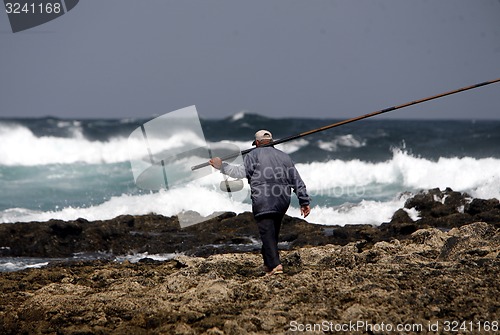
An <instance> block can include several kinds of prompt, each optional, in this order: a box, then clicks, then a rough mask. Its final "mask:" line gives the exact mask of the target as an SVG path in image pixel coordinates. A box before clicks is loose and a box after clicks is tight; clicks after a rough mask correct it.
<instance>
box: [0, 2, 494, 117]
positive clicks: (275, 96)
mask: <svg viewBox="0 0 500 335" xmlns="http://www.w3.org/2000/svg"><path fill="white" fill-rule="evenodd" d="M0 45H1V47H0V92H1V93H0V117H12V116H17V117H42V116H47V115H52V116H57V117H63V118H96V117H97V118H129V117H139V118H150V117H152V116H155V115H161V114H164V113H167V112H169V111H173V110H176V109H179V108H183V107H186V106H190V105H196V106H197V109H198V113H199V114H200V116H201V117H204V118H222V117H226V116H229V115H233V114H235V113H238V112H241V111H246V112H249V113H257V114H262V115H267V116H270V117H318V118H347V117H354V116H357V115H361V114H366V113H370V112H373V111H376V110H379V109H382V108H386V107H390V106H393V105H398V104H402V103H405V102H408V101H412V100H416V99H420V98H424V97H427V96H429V95H434V94H438V93H442V92H445V91H449V90H453V89H457V88H460V87H463V86H468V85H472V84H476V83H479V82H483V81H487V80H493V79H497V78H499V77H500V1H499V0H439V1H430V0H429V1H424V0H366V1H361V0H301V1H292V0H271V1H270V0H251V1H250V0H245V1H241V0H219V1H217V0H199V1H186V0H183V1H168V0H81V1H80V3H79V4H78V5H77V6H76V7H75V8H74V9H73V10H71V11H70V12H68V13H66V14H65V15H63V16H62V17H60V18H58V19H55V20H53V21H51V22H48V23H46V24H44V25H41V26H39V27H35V28H33V29H30V30H27V31H24V32H19V33H15V34H14V33H12V31H11V29H10V25H9V21H8V18H7V15H6V13H5V12H4V11H1V12H0ZM388 117H391V118H419V119H422V118H425V119H428V118H436V119H447V118H453V119H455V118H460V119H464V118H465V119H500V83H497V84H492V85H490V86H486V87H483V88H479V89H475V90H471V91H468V92H464V93H460V94H457V95H453V96H449V97H445V98H442V99H439V100H436V101H433V102H427V103H424V104H421V105H418V106H414V107H411V108H406V109H402V110H398V111H394V112H392V113H391V114H390V115H388Z"/></svg>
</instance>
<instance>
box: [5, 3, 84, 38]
mask: <svg viewBox="0 0 500 335" xmlns="http://www.w3.org/2000/svg"><path fill="white" fill-rule="evenodd" d="M79 1H80V0H4V5H5V12H6V13H7V16H8V17H9V22H10V27H11V29H12V32H13V33H17V32H19V31H23V30H27V29H30V28H33V27H36V26H39V25H42V24H44V23H47V22H49V21H52V20H54V19H56V18H58V17H60V16H62V15H64V14H66V13H67V12H69V11H70V10H72V9H73V8H75V6H76V5H77V4H78V2H79Z"/></svg>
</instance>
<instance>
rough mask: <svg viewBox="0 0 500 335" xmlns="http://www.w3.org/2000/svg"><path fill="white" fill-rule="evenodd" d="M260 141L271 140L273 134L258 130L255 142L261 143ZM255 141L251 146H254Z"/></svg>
mask: <svg viewBox="0 0 500 335" xmlns="http://www.w3.org/2000/svg"><path fill="white" fill-rule="evenodd" d="M262 140H270V141H272V140H273V134H271V132H270V131H269V130H265V129H262V130H259V131H258V132H256V133H255V141H262ZM255 141H253V143H252V145H255V144H256V143H255Z"/></svg>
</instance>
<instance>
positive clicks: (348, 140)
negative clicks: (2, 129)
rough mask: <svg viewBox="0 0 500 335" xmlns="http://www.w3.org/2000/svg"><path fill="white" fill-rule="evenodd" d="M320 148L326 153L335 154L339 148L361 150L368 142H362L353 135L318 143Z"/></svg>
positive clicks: (340, 136)
mask: <svg viewBox="0 0 500 335" xmlns="http://www.w3.org/2000/svg"><path fill="white" fill-rule="evenodd" d="M318 146H319V147H320V148H321V149H323V150H326V151H331V152H335V151H337V150H338V148H339V147H350V148H361V147H364V146H366V140H361V139H358V138H356V137H354V135H352V134H347V135H339V136H336V137H335V139H334V140H333V141H330V142H325V141H318Z"/></svg>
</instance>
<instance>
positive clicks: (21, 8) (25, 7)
mask: <svg viewBox="0 0 500 335" xmlns="http://www.w3.org/2000/svg"><path fill="white" fill-rule="evenodd" d="M5 11H6V12H7V14H52V13H54V14H59V13H60V12H61V4H60V3H58V2H55V3H50V2H47V3H38V4H35V3H24V4H21V3H19V2H7V3H5Z"/></svg>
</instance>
